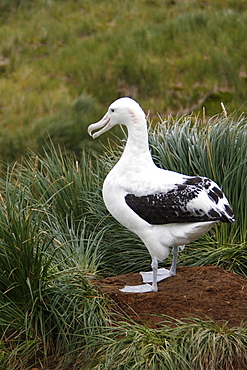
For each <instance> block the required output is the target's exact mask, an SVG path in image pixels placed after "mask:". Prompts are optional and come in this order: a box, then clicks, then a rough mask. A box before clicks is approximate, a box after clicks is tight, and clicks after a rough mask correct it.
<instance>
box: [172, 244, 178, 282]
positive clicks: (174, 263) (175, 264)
mask: <svg viewBox="0 0 247 370" xmlns="http://www.w3.org/2000/svg"><path fill="white" fill-rule="evenodd" d="M178 251H179V247H173V249H172V254H173V259H172V266H171V268H170V276H175V275H176V268H177V259H178Z"/></svg>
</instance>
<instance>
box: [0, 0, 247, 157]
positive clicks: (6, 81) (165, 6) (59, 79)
mask: <svg viewBox="0 0 247 370" xmlns="http://www.w3.org/2000/svg"><path fill="white" fill-rule="evenodd" d="M246 24H247V3H246V1H245V0H238V1H237V2H236V1H233V0H226V1H222V0H218V1H216V0H208V1H202V0H201V1H199V0H198V1H193V0H191V1H187V0H177V1H176V0H175V1H158V0H123V1H121V2H120V1H117V0H112V1H109V2H106V1H103V0H77V1H73V0H71V1H64V0H56V1H50V0H33V1H31V0H2V1H1V3H0V38H1V45H0V119H1V123H0V129H1V137H0V144H1V145H0V159H4V160H11V161H13V160H15V159H16V158H18V157H19V156H20V155H21V154H25V152H26V148H27V147H31V148H33V149H37V150H39V151H40V150H41V148H42V146H43V145H44V143H45V140H46V139H47V138H48V134H47V133H49V135H50V136H51V137H52V139H53V141H54V142H55V143H57V142H59V143H64V145H65V147H66V148H67V149H68V150H74V151H76V152H80V150H81V147H82V146H83V145H84V144H85V143H86V144H88V145H91V142H90V141H88V135H87V133H86V127H87V125H88V124H89V123H91V122H93V121H95V120H96V119H98V118H99V117H100V116H101V115H102V114H103V112H104V111H105V108H106V106H108V104H109V103H110V102H112V101H113V100H115V99H116V98H118V97H120V96H125V95H128V96H131V97H133V98H135V99H137V100H138V101H139V102H140V103H141V105H142V106H143V107H144V109H145V111H146V112H147V111H149V110H150V112H151V115H152V116H155V115H156V112H159V113H160V114H161V115H167V114H168V113H174V114H177V113H178V114H179V115H180V114H184V113H190V112H191V111H192V110H194V111H198V110H199V111H200V110H201V109H202V107H203V106H204V107H205V108H206V114H207V115H208V116H211V115H213V114H215V113H218V112H220V111H221V106H220V102H221V101H222V102H224V104H225V106H226V108H227V109H228V110H229V111H230V112H232V111H234V110H239V111H240V112H241V111H244V110H245V109H246V105H245V101H246V87H247V67H246V56H247V43H246V32H247V26H246ZM89 143H90V144H89Z"/></svg>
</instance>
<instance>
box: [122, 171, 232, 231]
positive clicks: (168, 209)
mask: <svg viewBox="0 0 247 370" xmlns="http://www.w3.org/2000/svg"><path fill="white" fill-rule="evenodd" d="M183 180H184V181H183V182H181V183H180V184H174V188H173V189H172V190H169V191H167V192H157V193H155V192H154V193H152V194H147V195H143V196H137V195H135V194H127V195H126V196H125V201H126V203H127V205H128V206H129V207H130V208H131V209H132V210H133V211H134V212H135V213H137V214H138V215H139V216H140V217H141V218H142V219H144V220H145V221H147V222H148V223H150V224H156V225H161V224H168V223H182V222H204V221H221V222H228V223H232V222H234V221H235V218H234V214H233V211H232V209H231V207H230V206H229V203H228V201H227V199H226V197H225V195H224V194H223V192H222V191H221V189H220V188H219V186H218V185H217V184H216V183H215V182H213V181H212V180H210V179H208V178H206V177H199V176H196V177H184V178H183Z"/></svg>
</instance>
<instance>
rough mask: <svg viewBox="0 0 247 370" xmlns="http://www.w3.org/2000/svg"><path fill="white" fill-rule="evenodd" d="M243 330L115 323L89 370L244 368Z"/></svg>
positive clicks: (193, 323) (201, 324)
mask: <svg viewBox="0 0 247 370" xmlns="http://www.w3.org/2000/svg"><path fill="white" fill-rule="evenodd" d="M246 334H247V333H246V326H245V325H243V326H241V327H237V328H235V327H234V328H228V327H227V326H225V325H221V326H220V325H217V324H215V323H214V322H213V321H210V320H209V321H205V320H201V319H197V318H194V319H190V320H187V321H180V320H172V319H170V318H167V319H166V321H165V322H164V323H163V324H162V325H161V327H160V328H159V329H150V328H147V327H146V326H145V325H139V324H136V323H133V322H118V323H117V327H116V328H115V330H109V332H108V333H106V334H104V338H102V343H103V344H102V345H101V348H100V349H99V350H98V352H97V353H96V355H95V362H96V364H94V366H91V367H90V368H92V369H95V370H96V369H113V368H114V369H121V370H124V369H138V370H139V369H152V370H154V369H162V370H163V369H164V370H165V369H174V370H175V369H176V370H182V369H186V370H198V369H200V370H203V369H210V370H215V369H216V368H217V369H222V370H223V369H224V370H230V369H233V368H234V367H236V368H238V367H240V368H245V366H246V361H247V356H246Z"/></svg>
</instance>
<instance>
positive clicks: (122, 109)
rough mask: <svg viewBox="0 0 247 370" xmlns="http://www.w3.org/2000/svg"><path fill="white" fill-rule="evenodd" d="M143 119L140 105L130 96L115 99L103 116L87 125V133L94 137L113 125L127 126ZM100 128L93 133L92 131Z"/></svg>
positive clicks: (143, 115)
mask: <svg viewBox="0 0 247 370" xmlns="http://www.w3.org/2000/svg"><path fill="white" fill-rule="evenodd" d="M143 120H144V121H145V114H144V112H143V110H142V108H141V107H140V105H139V104H138V103H137V102H136V101H135V100H133V99H131V98H127V97H126V98H120V99H118V100H115V101H114V102H113V103H112V104H111V105H110V106H109V108H108V111H107V113H106V114H105V115H104V117H103V118H102V119H101V120H100V121H99V122H96V123H92V124H91V125H90V126H89V127H88V133H89V135H90V136H92V137H93V139H96V138H97V137H99V136H100V135H101V134H103V133H104V132H106V131H108V130H110V129H111V128H112V127H113V126H115V125H117V124H120V125H125V126H127V127H129V126H130V125H131V124H132V123H136V124H137V123H138V122H141V121H143ZM97 129H101V130H99V131H97V132H95V133H94V134H93V133H92V132H93V131H95V130H97Z"/></svg>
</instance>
